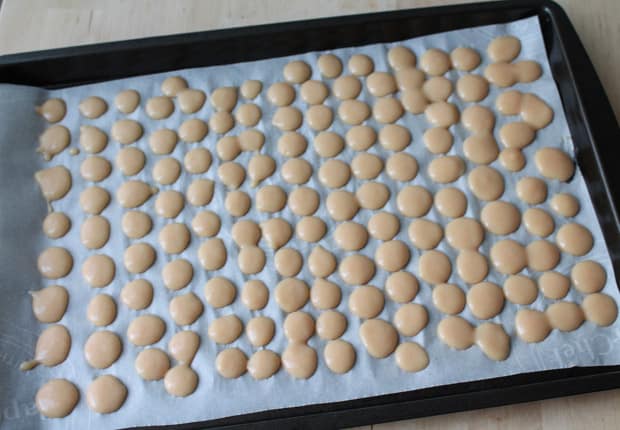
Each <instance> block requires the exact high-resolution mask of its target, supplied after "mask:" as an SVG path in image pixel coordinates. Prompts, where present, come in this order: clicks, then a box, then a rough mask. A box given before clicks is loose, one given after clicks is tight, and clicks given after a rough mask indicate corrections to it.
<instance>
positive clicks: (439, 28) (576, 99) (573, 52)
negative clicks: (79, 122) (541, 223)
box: [0, 0, 620, 429]
mask: <svg viewBox="0 0 620 430" xmlns="http://www.w3.org/2000/svg"><path fill="white" fill-rule="evenodd" d="M530 16H538V18H539V20H540V24H541V28H542V32H543V37H544V40H545V45H546V49H547V54H548V57H549V60H550V64H551V69H552V73H553V76H554V79H555V80H556V83H557V85H558V87H559V91H560V95H561V97H562V102H563V106H564V110H565V112H566V117H567V120H568V123H569V127H570V130H571V134H572V136H573V141H574V144H575V148H576V158H577V162H578V164H579V166H580V168H581V171H582V172H583V175H584V177H585V179H586V182H587V184H588V189H589V191H590V194H591V197H592V200H593V204H594V207H595V209H596V212H597V214H598V220H599V223H600V224H601V228H602V230H603V234H604V236H605V240H606V242H607V246H608V249H609V253H610V255H611V258H612V263H613V265H614V271H615V273H616V277H620V223H619V219H618V202H617V200H618V199H616V198H615V197H616V196H615V193H614V192H615V190H620V170H619V169H617V167H616V155H617V154H618V153H619V151H618V149H617V147H618V145H619V143H620V129H619V128H618V123H617V121H616V118H615V115H614V112H613V110H612V108H611V106H610V104H609V101H608V100H607V97H606V95H605V92H604V90H603V87H602V85H601V83H600V81H599V79H598V77H597V75H596V72H595V70H594V67H593V66H592V63H591V62H590V60H589V58H588V56H587V54H586V52H585V50H584V48H583V45H582V44H581V41H580V40H579V38H578V36H577V34H576V32H575V30H574V28H573V26H572V25H571V23H570V21H569V19H568V17H567V16H566V13H565V12H564V11H563V10H562V9H561V8H560V7H559V6H558V5H557V4H555V3H554V2H552V1H550V0H511V1H499V2H485V3H474V4H468V5H457V6H445V7H432V8H423V9H410V10H401V11H395V12H385V13H375V14H365V15H355V16H346V17H335V18H327V19H317V20H310V21H298V22H289V23H282V24H270V25H262V26H254V27H245V28H236V29H228V30H217V31H208V32H200V33H190V34H181V35H174V36H164V37H154V38H148V39H139V40H131V41H123V42H115V43H105V44H97V45H87V46H79V47H71V48H62V49H54V50H48V51H40V52H29V53H24V54H15V55H7V56H3V57H0V82H3V83H15V84H23V85H34V86H41V87H47V88H60V87H68V86H73V85H79V84H84V83H90V82H98V81H103V80H109V79H118V78H125V77H130V76H136V75H143V74H148V73H157V72H164V71H169V70H176V69H183V68H189V67H202V66H211V65H217V64H227V63H236V62H241V61H252V60H258V59H263V58H270V57H279V56H285V55H293V54H298V53H303V52H308V51H316V50H325V49H333V48H338V47H346V46H359V45H367V44H372V43H381V42H392V41H397V40H402V39H409V38H412V37H416V36H422V35H425V34H431V33H437V32H443V31H450V30H456V29H460V28H466V27H473V26H480V25H489V24H499V23H504V22H508V21H513V20H518V19H521V18H526V17H530ZM617 387H620V366H607V367H587V368H586V367H583V368H572V369H563V370H551V371H546V372H536V373H528V374H520V375H513V376H508V377H502V378H494V379H487V380H482V381H473V382H467V383H459V384H453V385H444V386H439V387H434V388H427V389H423V390H414V391H408V392H402V393H397V394H389V395H384V396H377V397H372V398H366V399H357V400H350V401H345V402H337V403H329V404H320V405H308V406H303V407H296V408H288V409H280V410H271V411H264V412H259V413H254V414H248V415H241V416H235V417H229V418H223V419H218V420H212V421H207V422H201V423H190V424H185V425H182V426H175V427H176V428H183V429H194V428H226V429H245V428H265V429H267V428H270V429H271V428H308V429H310V428H317V427H322V428H325V429H327V428H342V427H348V426H358V425H364V424H371V423H379V422H386V421H395V420H402V419H407V418H414V417H422V416H429V415H436V414H442V413H449V412H456V411H464V410H470V409H477V408H484V407H490V406H498V405H504V404H509V403H518V402H526V401H532V400H539V399H546V398H550V397H558V396H564V395H570V394H578V393H585V392H591V391H599V390H606V389H611V388H617ZM325 389H326V390H329V389H334V387H325ZM171 427H173V426H165V427H149V428H151V429H153V428H171Z"/></svg>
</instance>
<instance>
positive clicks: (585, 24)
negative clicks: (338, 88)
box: [0, 0, 620, 430]
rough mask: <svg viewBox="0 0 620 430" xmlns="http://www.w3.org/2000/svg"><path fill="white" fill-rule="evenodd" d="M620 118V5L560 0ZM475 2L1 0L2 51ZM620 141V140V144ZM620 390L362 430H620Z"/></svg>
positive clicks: (618, 0)
mask: <svg viewBox="0 0 620 430" xmlns="http://www.w3.org/2000/svg"><path fill="white" fill-rule="evenodd" d="M557 1H558V3H560V5H562V6H563V7H564V8H565V10H566V11H567V12H568V14H569V16H570V18H571V20H572V22H573V24H574V25H575V27H576V29H577V32H578V33H579V35H580V37H581V39H582V41H583V43H584V45H585V47H586V50H587V51H588V53H589V55H590V57H591V59H592V61H593V63H594V65H595V67H596V69H597V72H598V74H599V76H600V78H601V80H602V81H603V85H604V86H605V89H606V91H607V94H608V96H609V98H610V100H611V102H612V105H613V107H614V109H615V112H616V116H617V117H618V116H620V79H618V73H619V72H620V49H618V42H620V0H557ZM470 2H471V1H470V0H410V1H405V0H357V1H356V0H338V1H337V0H219V1H217V0H133V1H126V0H105V1H104V0H4V4H3V5H2V8H1V9H0V54H6V53H14V52H23V51H32V50H39V49H47V48H56V47H62V46H70V45H79V44H87V43H97V42H103V41H112V40H121V39H132V38H139V37H145V36H154V35H162V34H172V33H181V32H190V31H200V30H208V29H214V28H223V27H235V26H244V25H251V24H260V23H267V22H277V21H289V20H299V19H309V18H317V17H323V16H332V15H345V14H354V13H364V12H372V11H383V10H392V9H402V8H411V7H423V6H430V5H441V4H449V3H470ZM619 144H620V142H619ZM619 404H620V390H614V391H606V392H601V393H593V394H587V395H581V396H573V397H566V398H560V399H553V400H546V401H541V402H532V403H526V404H521V405H513V406H506V407H499V408H493V409H485V410H480V411H471V412H464V413H458V414H451V415H443V416H438V417H430V418H422V419H418V420H410V421H401V422H396V423H389V424H380V425H373V426H366V427H364V429H365V430H370V429H371V428H372V429H374V430H388V429H389V430H402V429H408V428H414V427H415V428H416V429H423V430H438V429H441V430H457V429H458V430H461V429H463V430H465V429H476V430H484V429H502V430H509V429H522V428H527V429H532V430H535V429H545V430H546V429H584V428H585V429H597V430H598V429H610V430H611V429H614V430H615V429H618V428H620V408H619V407H618V405H619Z"/></svg>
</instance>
